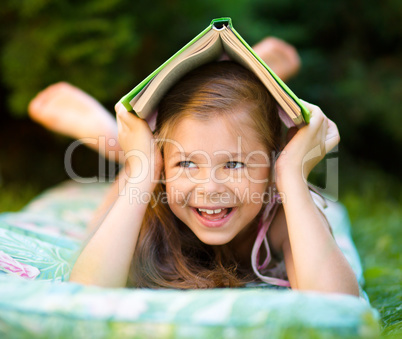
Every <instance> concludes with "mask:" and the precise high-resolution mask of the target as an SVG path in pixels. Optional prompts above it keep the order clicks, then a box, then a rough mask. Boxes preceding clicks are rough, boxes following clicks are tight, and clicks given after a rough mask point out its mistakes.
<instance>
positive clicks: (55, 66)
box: [0, 0, 402, 336]
mask: <svg viewBox="0 0 402 339" xmlns="http://www.w3.org/2000/svg"><path fill="white" fill-rule="evenodd" d="M220 16H230V17H232V19H233V22H234V26H235V28H236V29H237V31H238V32H239V33H240V34H241V35H242V36H243V37H244V38H245V40H246V41H248V42H249V43H250V44H251V45H252V44H254V43H257V42H258V41H259V40H261V39H262V38H264V37H265V36H267V35H273V36H277V37H279V38H282V39H284V40H286V41H288V42H290V43H291V44H293V45H294V46H296V47H297V49H298V51H299V53H300V56H301V59H302V69H301V72H300V73H299V75H298V76H297V77H296V78H295V79H292V80H291V81H290V82H289V86H290V87H291V88H292V89H293V90H294V92H295V93H296V94H297V95H298V96H299V97H301V98H303V99H305V100H307V101H310V102H313V103H315V104H318V105H319V106H321V108H322V109H323V111H324V112H325V113H326V114H327V115H328V116H329V117H330V118H331V119H333V120H334V121H335V122H336V123H337V125H338V127H339V130H340V133H341V138H342V142H341V144H340V146H339V150H338V153H337V154H335V156H336V157H337V159H338V163H339V177H340V179H339V198H340V200H341V202H343V203H344V204H345V205H346V206H347V207H348V209H349V211H350V215H351V219H352V223H353V236H354V239H355V241H356V244H357V246H358V249H359V251H360V254H361V256H362V261H363V265H364V268H365V278H366V280H367V285H366V289H367V292H368V294H369V296H370V297H371V301H372V304H373V306H375V307H377V308H378V309H379V311H380V313H381V316H382V320H383V325H384V332H383V334H384V336H393V335H395V336H396V335H398V334H400V333H401V326H402V325H401V324H402V309H401V303H402V300H401V299H402V292H401V281H402V279H401V278H402V269H401V260H400V258H401V253H400V248H401V247H402V246H401V245H402V233H401V220H402V211H401V206H402V204H401V200H402V199H401V192H402V191H401V187H402V185H401V178H400V175H401V173H402V171H401V158H402V157H401V146H402V133H401V132H400V126H401V124H400V123H399V120H398V119H399V118H398V117H400V114H399V108H400V106H401V94H402V84H401V75H402V74H401V73H402V68H401V60H402V52H401V41H402V40H401V38H402V25H401V22H402V2H401V1H398V0H383V1H376V0H365V1H361V0H328V1H320V0H310V1H301V0H237V1H229V0H221V1H211V0H204V1H185V0H169V1H168V0H166V1H162V0H154V1H145V0H137V1H129V0H87V1H79V0H58V1H51V0H35V1H32V0H18V1H16V0H3V1H2V6H1V7H0V52H1V60H0V98H1V100H0V145H1V147H0V211H15V210H18V209H19V208H21V207H22V206H23V205H24V204H26V202H27V201H29V200H30V199H31V198H32V197H33V196H35V195H37V194H38V193H39V192H40V191H41V190H43V189H45V188H47V187H50V186H52V185H54V184H57V183H59V182H61V181H62V180H65V179H67V174H66V173H65V170H64V152H65V150H66V148H67V146H68V145H69V143H70V142H71V140H69V139H67V138H64V137H61V136H57V135H55V134H52V133H50V132H48V131H46V130H45V129H43V128H42V127H40V126H37V125H36V124H34V123H33V122H31V121H30V120H29V119H28V118H27V105H28V103H29V101H30V99H31V98H32V97H33V96H35V94H36V93H37V92H38V91H40V90H41V89H43V88H44V87H46V86H48V85H50V84H52V83H54V82H57V81H61V80H63V81H68V82H70V83H72V84H74V85H76V86H78V87H80V88H82V89H84V90H85V91H87V92H88V93H90V94H91V95H93V96H94V97H96V98H97V99H98V100H99V101H101V102H102V103H103V104H104V105H105V106H106V107H107V108H108V109H110V110H112V109H113V105H114V103H115V102H116V101H117V100H118V99H120V97H121V96H122V95H123V94H125V93H126V92H128V91H129V90H130V89H131V88H132V87H134V86H135V85H136V84H137V83H138V82H139V81H140V80H142V79H143V78H144V77H145V76H147V75H148V74H149V73H150V72H151V71H152V70H154V69H155V68H156V67H157V66H159V65H160V64H161V63H162V62H164V61H165V60H166V59H167V58H168V57H170V56H171V55H172V54H173V53H174V52H176V51H177V50H178V49H179V48H180V47H182V46H183V45H184V44H185V43H187V42H188V41H189V40H190V39H191V38H193V37H194V36H195V35H196V34H197V33H199V32H200V31H201V30H202V29H204V28H205V27H206V26H207V25H208V24H209V22H210V20H211V19H212V18H215V17H220ZM398 159H399V160H398ZM97 162H98V158H97V155H96V154H95V153H93V152H92V151H90V150H87V149H85V148H84V147H82V148H81V147H79V149H77V151H76V152H75V154H74V157H73V167H74V168H75V169H76V171H77V172H78V173H79V174H80V175H82V176H85V175H94V173H95V174H96V172H97V169H98V167H97Z"/></svg>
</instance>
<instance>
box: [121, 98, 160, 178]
mask: <svg viewBox="0 0 402 339" xmlns="http://www.w3.org/2000/svg"><path fill="white" fill-rule="evenodd" d="M115 110H116V118H117V127H118V135H119V144H120V146H121V148H122V149H123V151H124V155H125V157H126V163H127V165H128V168H129V170H128V175H129V176H130V177H131V178H135V179H138V180H144V179H150V180H153V182H154V183H155V184H156V182H157V180H159V179H160V174H161V171H162V166H163V160H162V155H161V152H160V150H159V148H158V146H157V145H156V143H155V139H154V137H153V134H152V132H151V130H150V128H149V126H148V123H147V122H146V121H145V120H142V119H140V118H138V117H136V116H135V115H134V114H132V113H129V112H127V110H126V109H125V107H124V106H123V105H122V104H120V103H118V104H117V105H116V107H115ZM152 171H153V172H152ZM150 175H151V176H150ZM154 186H155V185H154Z"/></svg>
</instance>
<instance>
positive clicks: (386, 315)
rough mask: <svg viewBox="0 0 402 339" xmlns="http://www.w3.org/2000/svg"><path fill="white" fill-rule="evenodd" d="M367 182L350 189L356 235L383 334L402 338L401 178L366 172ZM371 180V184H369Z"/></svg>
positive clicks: (348, 203) (348, 195)
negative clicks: (379, 316)
mask: <svg viewBox="0 0 402 339" xmlns="http://www.w3.org/2000/svg"><path fill="white" fill-rule="evenodd" d="M363 177H364V178H365V181H366V182H367V183H366V184H362V185H359V186H360V187H358V188H357V189H356V185H352V187H353V186H355V187H354V188H355V189H353V188H352V189H350V190H349V191H347V192H346V193H345V194H344V196H343V199H342V202H343V203H344V204H345V205H346V207H347V208H348V211H349V215H350V218H351V222H352V235H353V239H354V241H355V244H356V247H357V249H358V251H359V254H360V257H361V259H362V264H363V268H364V278H365V280H366V285H365V290H366V292H367V294H368V296H369V298H370V301H371V304H372V306H373V307H375V308H376V309H377V310H378V311H379V312H380V315H381V319H382V325H383V332H382V334H383V337H387V338H400V337H402V288H401V282H402V266H401V262H402V260H401V259H402V258H401V245H402V228H401V220H402V209H401V206H402V198H401V197H402V195H401V192H402V190H401V188H402V187H401V183H400V181H399V180H398V179H397V178H394V179H392V178H390V177H386V176H385V175H382V176H381V175H379V174H378V173H375V172H369V171H368V174H367V173H366V174H364V176H363ZM368 183H369V184H368Z"/></svg>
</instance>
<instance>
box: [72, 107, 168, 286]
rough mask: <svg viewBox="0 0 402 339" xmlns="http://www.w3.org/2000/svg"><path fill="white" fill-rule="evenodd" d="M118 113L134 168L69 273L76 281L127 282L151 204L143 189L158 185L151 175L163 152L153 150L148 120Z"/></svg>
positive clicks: (124, 145)
mask: <svg viewBox="0 0 402 339" xmlns="http://www.w3.org/2000/svg"><path fill="white" fill-rule="evenodd" d="M117 117H118V126H119V141H120V144H121V145H122V148H123V149H124V151H125V154H126V158H127V162H128V163H129V168H130V169H132V170H130V172H129V175H128V176H127V178H126V179H127V180H124V182H125V184H124V185H122V187H121V188H120V189H119V196H118V198H117V200H116V201H115V202H114V204H113V205H112V207H111V209H110V210H109V212H108V213H107V215H106V217H105V218H104V220H103V221H102V223H101V224H100V226H99V227H98V229H97V230H96V232H95V233H94V235H93V236H92V238H91V239H90V240H89V242H88V243H87V244H86V246H85V248H84V250H83V251H82V253H81V254H80V256H79V257H78V259H77V261H76V263H75V265H74V267H73V270H72V273H71V276H70V281H73V282H78V283H82V284H88V285H97V286H104V287H125V286H126V283H127V278H128V273H129V269H130V263H131V260H132V257H133V254H134V251H135V247H136V243H137V239H138V235H139V232H140V228H141V224H142V220H143V218H144V214H145V211H146V208H147V205H148V203H147V202H148V199H147V200H145V201H147V202H143V201H142V199H141V198H140V197H141V193H145V192H147V193H152V192H153V190H154V188H155V182H153V180H152V179H153V178H159V174H160V167H161V158H160V154H158V153H157V154H154V153H153V152H152V146H151V145H152V143H151V140H152V133H151V131H150V130H149V127H148V125H147V123H146V122H145V121H143V120H141V119H138V118H136V117H135V116H134V115H131V114H130V113H128V112H127V111H125V110H124V108H123V109H121V107H120V108H118V111H117ZM130 152H131V153H130ZM139 154H140V155H142V156H143V157H142V159H141V157H140V156H139ZM155 155H156V157H157V159H156V160H157V161H155V168H154V169H152V170H153V171H154V172H153V176H151V170H150V169H151V168H150V163H151V162H150V159H151V157H152V156H155ZM144 159H145V160H146V161H145V162H144ZM140 176H143V177H141V178H140ZM134 178H136V179H134ZM120 181H122V180H121V179H120ZM133 193H135V198H133Z"/></svg>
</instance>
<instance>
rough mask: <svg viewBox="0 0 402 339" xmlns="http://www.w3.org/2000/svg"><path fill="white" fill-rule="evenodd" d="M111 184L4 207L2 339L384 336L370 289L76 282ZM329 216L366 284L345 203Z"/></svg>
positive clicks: (74, 187)
mask: <svg viewBox="0 0 402 339" xmlns="http://www.w3.org/2000/svg"><path fill="white" fill-rule="evenodd" d="M107 188H108V185H107V184H91V185H88V184H86V185H80V184H77V183H74V182H72V181H71V182H66V183H64V184H62V185H60V186H58V187H56V188H54V189H52V190H49V191H47V192H45V193H44V194H42V195H41V196H39V197H37V198H36V199H35V200H34V201H33V202H31V203H30V204H29V205H28V206H26V207H25V208H24V209H23V210H22V211H20V212H18V213H3V214H0V263H1V262H2V263H3V264H0V337H1V338H2V337H4V338H14V337H15V338H25V337H27V338H28V337H29V338H64V337H66V338H81V337H82V338H263V337H269V338H293V337H295V336H297V338H322V337H325V338H337V337H339V336H342V337H346V338H348V337H350V338H355V337H367V338H372V337H377V336H379V325H378V321H379V317H378V313H377V311H376V310H374V309H372V308H371V307H370V305H369V303H368V301H367V300H366V299H365V294H364V293H363V292H362V297H361V298H356V297H352V296H346V295H327V294H319V293H305V292H304V293H303V292H298V291H292V290H277V289H271V288H268V287H267V286H260V287H255V288H242V289H213V290H190V291H180V290H148V289H106V288H97V287H86V286H81V285H78V284H73V283H68V282H67V280H68V276H69V274H70V271H71V267H72V264H73V262H74V260H75V258H76V255H77V253H78V251H79V249H80V246H81V244H82V241H83V239H84V238H85V225H86V223H87V221H88V220H89V218H90V217H91V215H92V213H93V211H94V209H95V208H96V206H97V205H98V204H99V202H100V201H101V199H102V196H103V194H104V193H105V191H106V190H107ZM327 217H328V218H329V220H330V222H331V225H332V226H333V231H334V236H335V238H336V240H337V243H338V245H339V246H340V247H341V249H342V251H343V252H344V254H345V256H346V257H347V259H348V260H349V262H350V263H351V265H352V267H353V269H354V271H355V273H356V276H357V277H358V280H359V282H360V284H361V285H362V284H363V275H362V269H361V264H360V260H359V257H358V254H357V252H356V249H355V246H354V244H353V242H352V240H351V236H350V224H349V219H348V215H347V213H346V211H345V209H344V208H343V207H342V206H341V205H339V204H334V203H330V208H329V209H328V211H327ZM2 260H3V261H2Z"/></svg>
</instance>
